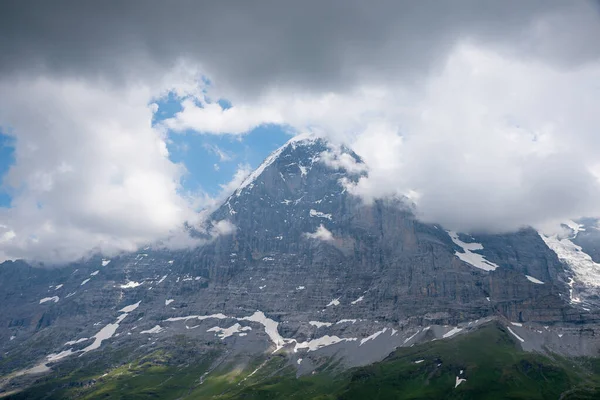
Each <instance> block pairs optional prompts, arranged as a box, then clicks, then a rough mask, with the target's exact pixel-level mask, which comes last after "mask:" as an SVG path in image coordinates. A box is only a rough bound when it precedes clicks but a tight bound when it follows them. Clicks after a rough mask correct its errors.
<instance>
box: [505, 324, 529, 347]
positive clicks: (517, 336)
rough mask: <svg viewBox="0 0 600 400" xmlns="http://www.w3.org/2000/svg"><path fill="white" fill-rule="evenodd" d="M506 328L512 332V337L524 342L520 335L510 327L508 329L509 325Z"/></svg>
mask: <svg viewBox="0 0 600 400" xmlns="http://www.w3.org/2000/svg"><path fill="white" fill-rule="evenodd" d="M506 329H508V331H509V332H510V333H512V335H513V336H514V337H516V338H517V339H518V340H519V341H520V342H521V343H523V342H525V339H523V338H522V337H521V336H519V335H517V334H516V333H515V332H514V331H513V330H512V329H510V327H508V326H507V327H506Z"/></svg>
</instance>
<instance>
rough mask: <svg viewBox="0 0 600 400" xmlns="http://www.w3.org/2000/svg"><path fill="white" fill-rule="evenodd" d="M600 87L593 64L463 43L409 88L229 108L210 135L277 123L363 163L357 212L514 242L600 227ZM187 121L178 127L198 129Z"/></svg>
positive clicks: (296, 96)
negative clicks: (562, 224)
mask: <svg viewBox="0 0 600 400" xmlns="http://www.w3.org/2000/svg"><path fill="white" fill-rule="evenodd" d="M599 78H600V63H598V62H591V61H590V62H589V63H588V64H586V65H585V66H581V67H578V68H577V69H567V68H562V69H561V68H558V67H552V66H550V65H549V64H544V63H542V62H540V61H536V60H533V59H526V58H523V57H521V58H519V57H517V56H515V55H514V54H510V53H506V52H504V53H500V52H498V51H493V50H491V49H488V48H484V47H481V46H480V45H475V44H473V43H469V42H467V41H463V42H461V43H460V44H459V45H457V46H456V47H455V48H454V50H453V51H452V52H451V54H450V56H449V58H448V59H447V61H446V62H445V63H444V64H441V65H440V66H439V68H438V70H437V71H436V73H435V74H432V75H431V76H430V77H429V78H428V79H424V80H422V81H420V82H418V83H417V84H414V85H412V86H408V85H406V84H400V83H396V84H395V83H394V82H390V84H389V85H387V86H384V87H375V86H364V85H362V86H361V83H360V82H357V83H356V85H355V87H354V89H351V90H349V91H346V92H344V93H341V92H340V93H333V92H322V93H320V94H319V93H317V94H315V93H314V92H311V93H303V92H301V91H298V90H295V91H293V92H292V91H277V90H271V91H270V92H267V93H265V94H264V95H263V96H261V97H258V98H256V99H254V100H252V101H245V102H244V101H240V102H236V99H235V98H234V99H231V100H232V103H233V107H232V108H230V109H228V110H227V111H229V114H226V113H223V112H219V116H220V118H222V119H220V122H219V124H218V126H217V127H216V129H217V131H218V132H220V133H222V132H225V131H226V130H227V129H225V128H224V127H228V126H234V124H237V125H235V128H236V129H234V131H235V132H234V133H240V132H243V131H247V130H249V129H251V128H252V127H255V126H257V125H260V124H262V123H270V122H274V121H276V122H279V123H283V124H286V125H288V126H291V127H292V128H294V129H296V130H297V131H306V130H309V131H316V132H318V133H319V134H322V135H326V136H328V137H329V138H330V139H332V140H333V141H334V142H335V143H340V142H345V143H348V144H350V146H351V147H352V148H353V149H354V150H355V151H356V152H357V153H358V154H359V155H361V156H362V157H363V159H364V160H365V161H366V163H367V165H368V167H369V176H368V178H362V179H361V180H360V182H359V183H358V185H356V186H354V187H352V188H351V189H352V191H353V193H355V194H357V195H360V196H362V197H363V198H364V199H365V200H367V201H369V200H372V199H373V198H378V197H385V196H390V195H399V194H404V195H409V197H411V198H412V199H418V201H417V202H418V212H419V213H420V216H421V218H423V219H424V220H426V221H435V222H439V223H442V224H444V225H445V226H447V227H448V228H449V229H454V230H459V231H461V230H462V231H473V230H475V231H476V230H491V231H504V230H513V229H517V228H519V227H521V226H525V225H540V224H543V223H546V222H547V221H549V220H560V219H569V218H576V217H579V216H581V215H600V204H599V203H598V202H597V201H596V199H597V198H599V196H600V188H599V186H598V178H597V175H598V165H600V156H598V153H597V150H596V149H598V148H600V136H599V135H597V132H596V129H597V126H600V115H599V114H598V113H597V112H596V104H598V102H599V101H600V94H599V93H598V91H597V85H596V84H595V82H598V81H599ZM238 107H239V110H240V112H239V113H237V112H236V111H235V110H236V108H238ZM185 113H186V111H185V110H184V112H183V113H182V114H181V115H178V116H177V117H176V118H175V119H178V118H180V119H181V120H182V122H181V124H184V125H185V126H186V128H188V129H197V130H200V131H203V130H204V129H207V125H206V124H205V123H204V122H203V123H201V124H199V126H198V127H194V123H191V121H193V118H188V117H185ZM240 115H241V116H244V117H243V118H240V119H238V118H237V116H240ZM234 116H235V117H236V118H235V121H234V120H233V119H234V118H233V117H234ZM249 116H252V118H250V117H249ZM262 116H266V117H262ZM273 116H276V118H275V117H273ZM229 118H231V119H232V120H231V121H228V119H229ZM171 123H172V124H174V126H177V124H178V123H175V122H173V121H172V122H171ZM230 124H232V125H230ZM242 125H243V126H242ZM324 161H326V162H329V163H330V164H332V165H333V166H334V167H336V168H339V167H340V166H341V163H342V162H345V161H344V160H343V159H340V158H339V157H336V156H332V158H331V159H325V160H324ZM346 161H347V160H346ZM334 164H335V165H334ZM594 173H595V174H596V176H595V175H594Z"/></svg>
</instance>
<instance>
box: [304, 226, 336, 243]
mask: <svg viewBox="0 0 600 400" xmlns="http://www.w3.org/2000/svg"><path fill="white" fill-rule="evenodd" d="M304 236H306V237H307V238H309V239H317V240H322V241H324V242H329V241H332V240H333V234H332V233H331V232H330V231H329V230H328V229H327V228H325V227H324V226H323V224H321V225H319V227H318V228H317V230H316V231H315V232H314V233H310V232H307V233H305V234H304Z"/></svg>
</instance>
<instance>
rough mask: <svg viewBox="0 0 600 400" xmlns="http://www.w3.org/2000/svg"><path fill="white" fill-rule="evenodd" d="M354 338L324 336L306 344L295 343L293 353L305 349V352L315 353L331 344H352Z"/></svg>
mask: <svg viewBox="0 0 600 400" xmlns="http://www.w3.org/2000/svg"><path fill="white" fill-rule="evenodd" d="M356 340H357V339H356V338H339V337H337V336H329V335H325V336H322V337H320V338H317V339H312V340H308V341H306V342H301V343H296V346H295V347H294V353H297V352H298V350H299V349H307V351H315V350H318V349H320V348H321V347H326V346H331V345H332V344H336V343H341V342H354V341H356Z"/></svg>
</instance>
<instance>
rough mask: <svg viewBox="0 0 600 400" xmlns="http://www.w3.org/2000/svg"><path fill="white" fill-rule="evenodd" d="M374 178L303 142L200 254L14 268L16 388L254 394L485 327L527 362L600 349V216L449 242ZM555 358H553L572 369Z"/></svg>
mask: <svg viewBox="0 0 600 400" xmlns="http://www.w3.org/2000/svg"><path fill="white" fill-rule="evenodd" d="M365 174H368V168H367V166H366V165H364V163H363V161H362V159H361V158H360V157H359V156H358V155H357V154H355V153H354V152H352V151H351V150H349V149H348V148H345V147H343V146H337V145H332V144H330V143H328V142H326V141H325V140H323V139H320V138H316V137H299V138H295V139H292V140H291V141H290V142H288V143H287V144H286V145H284V146H283V147H281V148H280V149H278V150H276V151H275V152H274V153H273V154H271V155H270V156H269V157H268V158H267V159H266V160H265V161H264V162H263V163H262V164H261V165H260V166H259V168H258V169H257V170H256V171H254V172H253V173H252V174H251V175H250V176H249V177H248V178H247V179H246V180H245V181H244V182H243V183H242V184H241V185H240V187H239V188H238V189H237V190H236V191H235V192H234V193H233V194H232V195H231V196H230V197H229V198H228V199H227V200H226V201H225V202H224V203H223V204H222V205H221V206H220V207H219V208H218V209H217V210H215V211H214V212H213V213H212V215H211V216H210V218H209V221H210V222H209V225H212V227H213V228H212V229H213V230H214V231H216V230H218V229H217V228H218V227H219V226H223V224H226V225H227V226H230V227H234V229H232V230H231V232H229V230H226V232H225V231H224V232H223V233H222V234H221V235H219V236H217V237H215V238H213V239H211V240H209V241H208V242H207V243H206V244H204V245H202V246H200V247H197V248H192V249H186V250H176V251H169V250H164V249H161V248H159V246H155V248H154V247H148V248H146V249H143V250H140V251H138V252H136V253H130V254H123V255H120V256H118V257H113V258H112V259H107V258H102V256H96V257H93V258H91V259H89V260H85V261H81V262H77V263H72V264H69V265H65V266H61V267H59V268H52V269H48V268H42V267H40V266H36V265H30V264H27V263H25V262H23V261H17V262H6V263H4V264H2V265H0V298H1V299H2V302H1V304H0V354H1V355H0V375H1V376H2V378H0V388H2V389H1V390H4V391H5V392H6V393H10V392H12V391H15V393H16V392H19V391H21V390H23V389H24V388H26V387H30V386H31V388H32V389H30V390H33V391H29V392H27V391H24V392H21V395H22V396H26V397H24V398H27V396H29V398H36V397H37V396H38V395H39V397H44V396H42V395H41V394H40V393H41V392H40V391H38V392H35V390H38V389H36V388H40V387H44V388H45V389H44V390H42V392H44V393H48V390H50V389H48V388H55V389H56V390H58V392H54V391H52V390H55V389H52V390H51V392H52V393H55V395H56V396H58V397H55V398H61V396H66V394H64V393H63V392H60V390H63V391H64V390H67V389H68V390H73V391H75V392H77V396H79V395H81V396H84V395H87V394H90V396H91V394H92V393H96V392H95V391H97V390H101V389H102V390H104V389H103V388H105V387H108V386H110V385H112V384H113V383H114V382H113V381H112V379H117V378H115V376H121V375H118V374H125V375H127V374H128V373H129V372H127V373H126V372H123V368H124V366H127V365H130V368H131V365H135V366H136V367H135V368H134V370H135V371H136V372H135V376H136V377H137V376H146V375H145V374H147V376H154V378H153V379H159V378H156V376H155V375H156V374H158V375H160V374H163V373H166V372H165V371H169V372H168V376H169V380H173V381H177V382H178V379H183V377H184V376H187V375H185V374H188V373H189V374H191V375H190V376H194V379H191V378H190V379H187V378H186V379H187V380H184V381H185V382H184V381H182V383H181V385H183V386H185V387H186V388H188V389H189V393H192V392H193V390H192V388H194V390H196V389H197V388H198V387H199V385H202V384H203V383H204V382H205V381H206V382H212V383H211V384H210V385H208V384H207V386H206V387H211V388H213V387H214V385H216V383H214V382H216V381H217V380H218V379H217V378H216V377H217V376H218V377H219V379H221V378H222V377H223V376H229V377H230V378H231V379H230V382H236V384H239V385H241V386H240V387H242V388H244V387H246V386H245V385H248V384H250V383H253V382H254V381H253V380H254V379H257V377H262V378H261V379H263V378H264V379H267V378H269V377H271V378H272V377H273V376H278V374H279V373H280V372H281V371H284V370H285V371H287V372H286V374H289V371H290V369H291V370H293V372H292V376H298V377H309V376H312V374H316V376H321V375H320V374H322V373H324V371H327V373H329V374H333V373H334V372H335V373H336V374H337V373H340V374H348V373H350V374H354V373H359V372H358V371H360V369H358V370H357V369H355V368H357V367H360V366H368V365H370V364H372V363H374V362H380V361H382V360H384V361H382V362H383V363H384V364H385V365H388V364H386V363H388V362H391V361H390V358H389V357H388V356H389V355H390V354H391V353H392V352H393V351H394V350H396V349H400V350H398V351H400V352H402V351H406V349H409V348H410V346H416V347H419V344H420V343H423V345H422V346H425V347H419V348H427V346H429V345H430V344H431V343H434V342H432V341H435V342H438V341H440V343H446V342H448V343H449V342H450V341H452V340H463V339H461V338H467V337H480V336H481V334H480V333H478V332H495V333H493V334H492V333H490V335H489V337H490V338H491V337H496V338H497V341H496V345H497V344H498V343H500V342H502V343H504V344H506V341H508V342H509V343H510V346H512V347H511V348H514V349H515V351H518V352H519V353H518V354H519V356H518V357H523V359H524V360H525V359H527V360H529V361H527V362H531V359H530V358H529V356H528V355H527V354H529V353H524V351H526V352H533V353H531V354H546V355H547V356H548V355H560V357H595V356H597V354H598V349H599V348H600V342H599V341H598V339H597V336H598V333H599V332H600V331H599V330H598V325H597V324H598V315H599V314H598V311H599V310H600V308H599V307H598V305H599V304H600V300H599V299H598V289H597V288H598V287H599V286H600V264H598V262H600V231H598V230H597V229H595V228H594V226H596V225H597V221H595V220H582V221H578V222H577V223H576V222H573V221H567V222H566V224H565V226H564V228H565V233H564V234H562V235H554V236H547V235H544V234H541V233H538V232H536V231H535V230H534V229H531V228H527V229H522V230H520V231H519V232H516V233H510V234H501V235H492V234H485V235H484V234H480V235H468V234H463V233H457V232H452V231H447V230H445V229H444V228H443V227H442V226H439V225H436V224H426V223H423V222H420V221H419V220H418V219H417V218H416V216H415V213H414V206H413V205H411V204H410V203H409V202H408V201H407V199H401V198H397V199H387V200H378V201H375V202H373V203H365V202H363V201H362V200H361V199H359V198H357V197H356V196H353V195H352V194H351V193H349V192H348V190H347V184H348V183H351V182H356V181H357V180H358V179H359V178H360V177H361V176H363V175H365ZM210 229H211V228H210V227H209V230H210ZM498 332H501V333H498ZM473 335H475V336H473ZM477 335H479V336H477ZM498 335H500V336H498ZM480 339H481V338H480ZM463 341H464V340H463ZM498 341H499V342H498ZM461 343H462V342H461ZM440 346H443V345H440ZM492 347H493V346H492ZM440 351H441V350H440ZM394 354H396V355H397V354H398V353H394ZM386 357H388V358H386ZM391 357H392V359H393V357H394V356H391ZM398 357H400V356H398ZM515 357H517V356H515ZM549 357H550V358H548V359H544V361H543V362H542V361H540V363H541V364H540V365H546V364H544V363H550V364H551V365H552V367H551V369H552V368H563V367H564V366H556V365H555V364H553V363H554V361H551V360H552V359H553V358H552V357H554V356H549ZM192 360H193V362H192ZM432 360H433V359H431V360H429V361H431V362H429V361H428V362H427V363H426V364H424V365H423V367H425V366H431V365H433V364H432V363H433V361H432ZM549 360H550V361H549ZM467 361H468V360H465V361H464V362H467ZM403 362H404V361H403ZM445 362H450V360H448V359H446V361H445ZM550 364H548V365H550ZM377 365H380V364H377ZM381 365H383V364H381ZM390 365H391V364H390ZM394 365H395V364H394ZM402 365H404V364H402ZM136 368H137V369H136ZM170 368H171V369H170ZM365 368H368V367H365ZM394 368H395V367H394ZM402 368H404V367H402ZM117 371H120V372H117ZM127 371H130V369H128V370H127ZM157 371H159V372H160V373H158V372H157ZM161 371H162V372H161ZM174 371H179V372H174ZM236 371H237V372H236ZM348 371H352V372H348ZM432 371H433V370H432ZM432 371H430V372H431V373H433V372H432ZM430 372H428V373H430ZM155 373H156V374H155ZM453 373H454V372H453ZM592 373H595V372H592ZM153 374H155V375H153ZM180 374H183V375H181V376H180ZM231 374H233V375H231ZM269 374H270V375H269ZM334 375H335V374H334ZM376 375H377V374H376ZM161 376H162V375H161ZM234 376H235V377H239V379H237V378H236V379H237V380H236V379H234ZM282 376H283V375H282ZM285 376H286V378H285V379H291V378H289V376H288V375H285ZM335 376H338V375H335ZM345 376H350V375H345ZM444 376H446V375H444ZM241 377H243V378H241ZM265 377H266V378H265ZM446 377H447V376H446ZM118 379H120V378H118ZM136 379H137V378H136ZM211 379H213V380H212V381H211ZM223 379H224V378H223ZM227 379H229V378H227ZM242 379H243V381H242ZM282 379H283V378H282ZM294 379H296V378H294ZM298 379H300V378H298ZM302 379H308V378H302ZM315 379H317V378H315ZM332 379H333V378H332ZM348 379H351V378H348ZM369 379H371V378H369ZM373 379H375V378H373ZM377 379H378V378H377ZM444 379H445V378H444ZM457 379H459V377H457ZM519 379H520V378H519ZM571 379H573V378H571ZM334 380H335V379H334ZM218 381H219V382H221V381H222V379H221V380H218ZM286 382H288V384H289V385H292V386H293V385H295V384H294V383H293V382H295V381H293V379H292V380H291V381H289V380H288V381H286ZM298 382H300V381H298ZM302 382H305V381H302ZM467 382H468V381H467ZM305 383H306V382H305ZM313 383H314V382H313ZM40 385H41V386H40ZM44 385H46V386H44ZM73 385H74V386H73ZM107 385H108V386H107ZM223 385H225V384H223ZM217 386H218V385H217ZM225 386H227V385H225ZM466 386H468V383H467V384H465V385H464V387H466ZM219 387H220V386H219ZM461 387H463V386H462V385H461ZM565 387H567V388H570V387H571V386H569V384H566V386H565ZM65 388H67V389H65ZM74 388H75V389H74ZM59 389H60V390H59ZM179 389H181V387H179ZM202 390H204V389H202ZM206 390H208V389H206ZM211 390H212V389H211ZM215 390H217V389H215ZM219 390H221V389H219ZM223 390H225V389H222V390H221V392H219V391H218V390H217V392H215V393H222V391H223ZM340 390H341V389H340ZM348 390H350V389H348ZM357 390H358V389H357ZM461 390H462V389H461ZM557 390H558V389H557ZM565 390H566V389H565ZM75 392H72V393H71V392H69V393H70V394H69V396H70V397H77V396H75V394H74V393H75ZM183 392H185V390H184V391H183ZM34 393H37V394H36V395H34ZM86 393H87V394H86ZM173 393H179V392H178V391H177V390H176V389H173ZM96 395H98V394H97V393H96V394H94V396H96ZM209 395H210V396H212V394H206V393H205V394H203V396H205V397H202V398H207V397H208V396H209ZM14 396H19V395H18V394H14ZM52 396H54V395H52V394H51V395H49V397H48V396H46V397H47V398H53V397H52ZM339 396H341V397H340V398H351V397H343V395H342V394H340V395H339ZM346 396H349V395H348V393H346ZM92 397H93V396H92Z"/></svg>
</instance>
